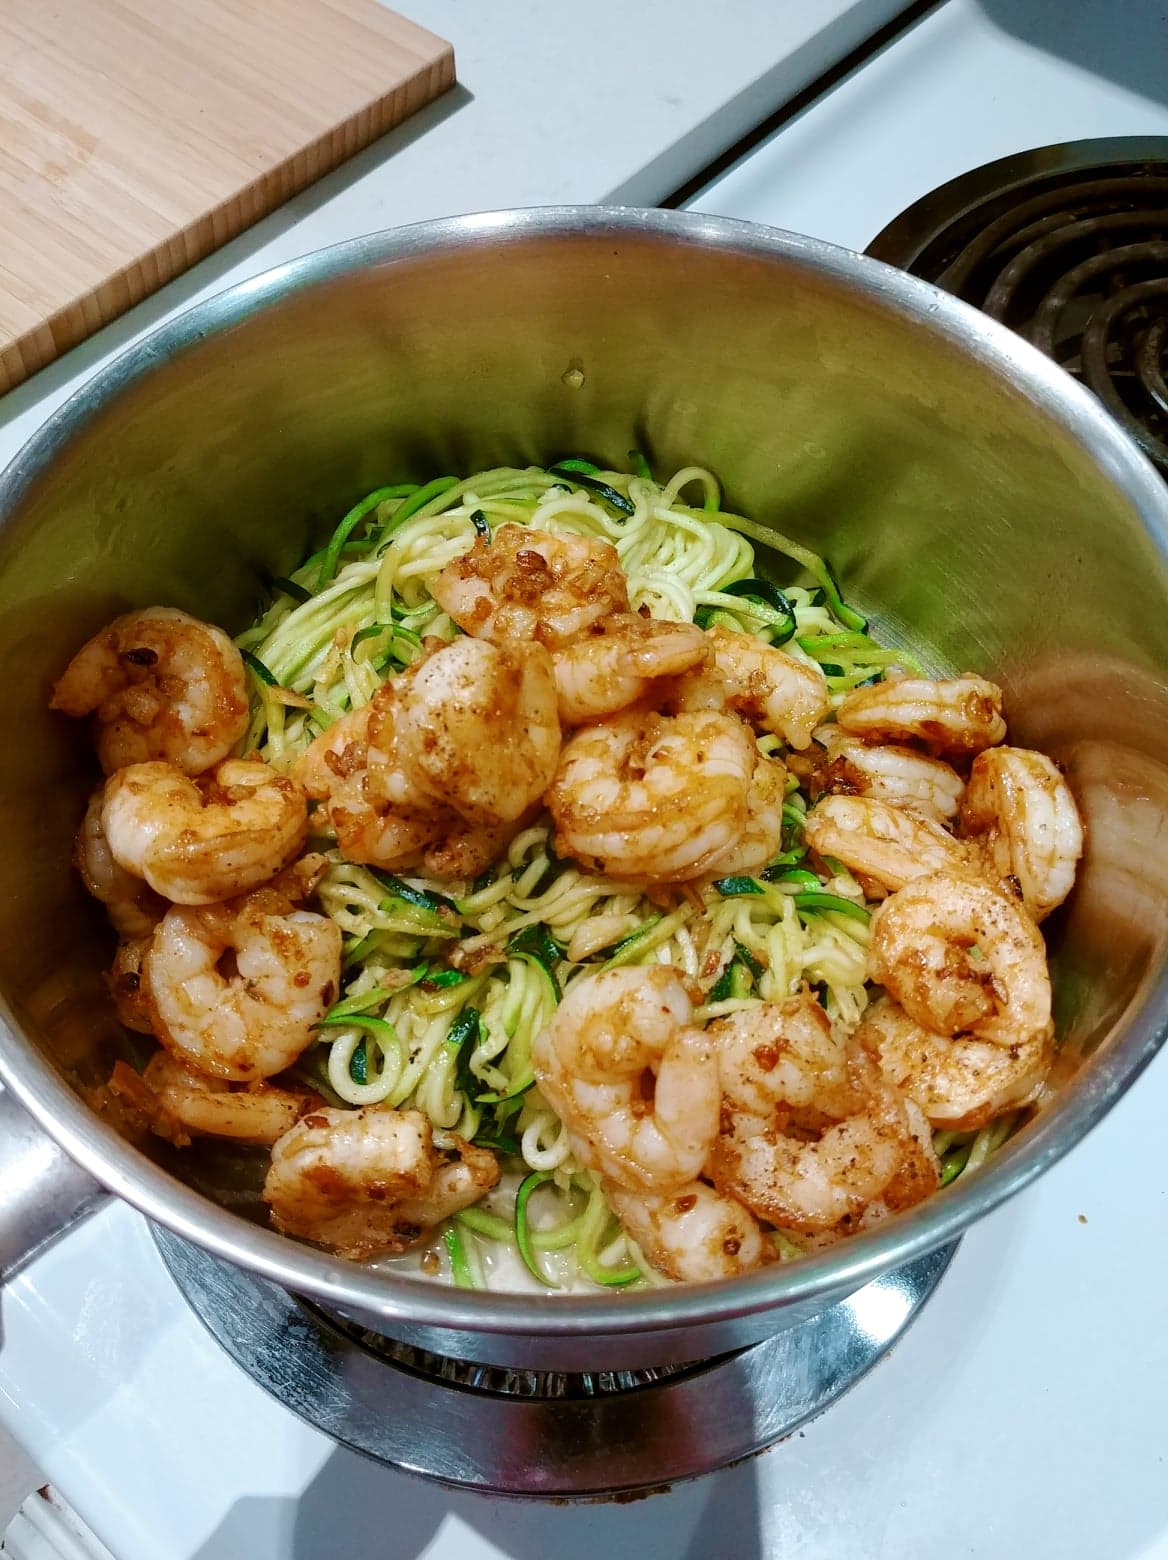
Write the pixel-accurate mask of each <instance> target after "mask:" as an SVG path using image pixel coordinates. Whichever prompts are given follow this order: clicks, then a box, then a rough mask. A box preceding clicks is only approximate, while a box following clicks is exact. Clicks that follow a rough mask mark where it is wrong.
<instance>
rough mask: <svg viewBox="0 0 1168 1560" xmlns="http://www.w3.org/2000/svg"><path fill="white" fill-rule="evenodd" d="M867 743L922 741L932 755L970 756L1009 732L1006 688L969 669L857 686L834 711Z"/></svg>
mask: <svg viewBox="0 0 1168 1560" xmlns="http://www.w3.org/2000/svg"><path fill="white" fill-rule="evenodd" d="M835 718H836V720H837V721H838V722H839V724H840V725H841V726H842V727H843V728H844V730H845V731H850V732H851V733H852V735H853V736H856V737H862V738H863V739H864V741H865V742H919V743H920V744H921V746H922V747H924V748H925V749H927V751H928V752H930V753H950V754H953V755H955V756H960V755H965V756H969V755H971V754H973V753H980V752H981V751H982V749H983V748H988V747H993V746H994V745H995V744H996V743H998V742H1000V741H1001V740H1002V738H1003V737H1004V736H1005V735H1006V722H1005V721H1004V720H1003V719H1002V690H1001V689H1000V688H999V687H998V685H997V684H996V683H992V682H988V681H987V680H986V678H984V677H977V676H975V675H974V674H973V673H972V672H966V673H964V674H963V675H962V676H960V677H948V678H932V677H887V678H885V680H884V681H883V682H879V683H873V684H872V685H871V686H870V687H868V688H855V689H853V691H852V692H851V693H849V694H848V696H847V698H846V699H845V700H844V701H843V703H842V704H841V705H840V707H839V709H838V710H836V712H835Z"/></svg>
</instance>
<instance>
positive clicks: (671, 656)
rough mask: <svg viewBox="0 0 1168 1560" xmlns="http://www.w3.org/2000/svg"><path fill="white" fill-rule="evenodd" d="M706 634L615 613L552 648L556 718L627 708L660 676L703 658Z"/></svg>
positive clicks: (573, 720)
mask: <svg viewBox="0 0 1168 1560" xmlns="http://www.w3.org/2000/svg"><path fill="white" fill-rule="evenodd" d="M708 653H709V645H708V641H707V637H706V635H705V633H704V632H703V630H702V629H700V628H699V627H698V626H697V624H696V623H677V622H673V621H664V620H662V619H659V618H646V617H641V616H640V615H639V614H638V613H636V612H621V613H616V614H614V615H613V616H612V617H607V618H604V619H602V620H601V621H600V622H597V623H594V624H593V625H592V627H591V628H589V629H588V630H587V631H586V632H584V633H583V634H580V635H579V636H578V637H577V638H575V639H572V640H569V641H568V643H567V644H564V645H560V646H558V647H557V648H556V649H555V650H554V651H553V653H552V664H553V666H554V668H555V676H556V693H557V695H558V697H559V703H560V719H561V721H563V723H564V725H566V726H580V725H583V724H584V722H585V721H590V720H601V719H603V718H604V716H606V715H615V714H616V713H617V711H618V710H623V709H627V708H628V706H629V705H630V704H635V703H636V702H637V700H638V699H640V698H642V697H644V696H645V695H646V694H648V693H649V692H650V691H651V689H652V687H653V683H654V682H655V681H656V680H657V679H659V678H662V677H676V676H678V675H679V674H680V673H682V672H687V671H689V669H690V668H691V667H693V666H697V665H699V664H702V663H704V662H705V660H706V658H707V656H708Z"/></svg>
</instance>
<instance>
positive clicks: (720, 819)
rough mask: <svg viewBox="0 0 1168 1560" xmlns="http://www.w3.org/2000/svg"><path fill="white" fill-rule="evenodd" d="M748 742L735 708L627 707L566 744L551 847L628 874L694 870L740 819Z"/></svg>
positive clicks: (551, 802) (665, 875)
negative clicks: (673, 710)
mask: <svg viewBox="0 0 1168 1560" xmlns="http://www.w3.org/2000/svg"><path fill="white" fill-rule="evenodd" d="M755 751H756V750H755V745H754V741H753V738H752V737H751V734H750V732H749V731H748V730H747V728H746V727H745V726H744V725H743V724H742V722H741V721H740V720H739V719H738V718H737V716H735V715H721V714H718V713H716V712H708V711H696V712H694V713H692V714H685V715H673V716H666V715H655V714H651V713H647V712H645V711H640V710H635V711H628V712H626V713H625V714H623V715H616V716H614V717H613V718H612V719H611V720H607V721H602V722H599V723H598V724H597V725H595V726H585V727H583V728H582V729H581V730H580V731H578V732H577V733H576V734H575V736H573V737H572V738H570V740H569V741H568V742H567V743H566V744H565V745H564V750H563V753H562V754H561V756H560V764H559V768H558V769H557V771H556V777H555V781H554V782H553V784H552V787H551V789H550V791H549V792H548V794H547V803H548V806H549V807H550V808H551V812H552V817H553V818H554V819H555V821H556V841H555V844H556V850H557V852H558V853H559V854H560V855H561V856H571V857H573V858H574V859H575V860H577V861H579V862H581V863H582V865H584V866H585V867H587V868H588V869H590V870H592V871H596V872H604V873H607V874H608V876H610V877H613V878H618V879H620V880H622V881H627V882H645V883H678V882H684V881H686V880H687V879H689V878H693V877H697V876H698V874H699V873H701V872H703V871H705V870H706V868H707V867H708V866H709V865H710V863H711V862H713V861H715V860H717V858H718V857H719V856H721V855H722V853H723V852H725V851H727V850H729V849H730V848H731V847H732V846H734V845H736V844H737V843H738V841H739V839H740V838H741V836H742V833H743V830H744V829H745V827H746V821H747V817H748V812H749V808H748V802H747V798H748V795H749V792H750V782H751V779H752V777H753V775H754V768H755Z"/></svg>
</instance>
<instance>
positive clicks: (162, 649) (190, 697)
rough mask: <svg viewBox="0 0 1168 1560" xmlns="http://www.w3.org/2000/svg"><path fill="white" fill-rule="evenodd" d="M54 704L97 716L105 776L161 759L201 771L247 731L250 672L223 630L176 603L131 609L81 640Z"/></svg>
mask: <svg viewBox="0 0 1168 1560" xmlns="http://www.w3.org/2000/svg"><path fill="white" fill-rule="evenodd" d="M49 707H50V708H51V709H54V710H61V711H62V712H63V713H64V714H66V715H76V716H82V715H92V714H96V717H97V732H96V744H97V756H98V760H99V761H100V763H101V767H102V768H103V769H104V770H105V772H106V774H107V775H108V774H112V773H113V772H114V770H115V769H121V768H123V767H124V766H125V765H126V764H141V763H146V762H147V761H149V760H151V759H161V760H164V761H165V762H167V763H169V764H173V765H174V766H175V768H176V769H181V770H182V772H183V773H184V774H188V775H199V774H202V773H203V771H204V770H205V769H210V767H211V765H212V764H217V763H219V761H220V760H221V759H224V758H226V757H227V755H228V753H230V752H231V749H232V748H233V747H234V746H235V744H236V743H237V742H238V741H239V740H240V738H241V737H242V736H243V734H244V732H245V731H246V730H247V720H248V708H247V677H246V674H245V672H244V668H243V660H242V658H241V656H240V654H239V651H238V650H237V649H236V648H235V646H234V645H233V644H232V643H231V640H230V639H229V638H228V637H227V635H226V634H225V633H224V632H223V630H222V629H220V628H214V627H213V626H212V625H211V624H210V623H202V622H200V621H199V619H198V618H193V617H190V616H188V614H187V613H185V612H180V611H179V610H178V609H177V608H175V607H146V608H145V609H144V610H143V611H141V612H127V613H126V614H125V615H124V616H123V617H119V618H115V619H114V621H113V622H112V623H110V624H109V626H108V627H106V628H103V629H102V630H101V632H100V633H99V634H95V635H94V637H93V638H92V639H90V640H89V641H88V642H87V643H86V644H84V645H82V647H81V649H80V650H78V652H77V654H76V655H75V656H74V657H73V659H72V660H71V661H70V662H69V665H68V666H67V667H66V668H65V671H64V673H63V675H62V676H61V677H60V678H59V679H58V680H57V682H56V684H55V685H54V688H53V694H52V698H51V699H50V701H49Z"/></svg>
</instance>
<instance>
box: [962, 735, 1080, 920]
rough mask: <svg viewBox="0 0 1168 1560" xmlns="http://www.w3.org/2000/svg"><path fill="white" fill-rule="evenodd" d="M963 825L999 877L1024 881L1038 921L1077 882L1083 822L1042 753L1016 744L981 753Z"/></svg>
mask: <svg viewBox="0 0 1168 1560" xmlns="http://www.w3.org/2000/svg"><path fill="white" fill-rule="evenodd" d="M961 832H962V834H963V835H965V837H966V838H967V839H970V840H972V841H973V842H974V844H975V846H976V847H977V848H979V849H980V851H981V853H982V857H983V859H984V861H985V865H986V868H987V870H988V871H989V872H990V873H991V874H992V875H993V876H994V877H997V878H1000V879H1001V880H1002V881H1003V882H1005V883H1007V884H1008V885H1009V886H1011V887H1012V886H1013V885H1015V884H1016V885H1017V889H1018V892H1019V894H1020V895H1021V897H1022V903H1023V904H1024V905H1025V906H1026V909H1027V910H1028V911H1029V912H1030V914H1031V916H1033V918H1034V919H1035V920H1036V921H1041V920H1042V919H1043V918H1044V917H1045V916H1048V915H1049V914H1050V912H1051V911H1052V910H1054V909H1055V908H1056V907H1057V906H1058V905H1061V904H1062V902H1063V900H1064V899H1065V898H1066V897H1067V895H1068V894H1069V893H1070V891H1071V889H1072V888H1073V887H1074V883H1075V867H1076V865H1077V864H1078V860H1079V857H1080V856H1081V855H1082V853H1083V825H1082V823H1081V822H1080V821H1079V810H1078V808H1077V807H1076V806H1075V798H1074V797H1073V796H1072V795H1071V789H1070V786H1068V785H1067V782H1066V781H1065V780H1064V779H1063V777H1062V775H1061V774H1060V773H1059V771H1058V768H1057V767H1056V765H1054V764H1053V763H1052V762H1051V761H1050V759H1049V758H1047V757H1046V755H1045V754H1043V753H1035V752H1033V751H1032V750H1031V749H1030V748H1014V747H999V748H991V749H990V750H989V751H988V752H986V753H979V754H978V756H977V757H976V758H975V759H974V761H973V768H972V769H971V770H970V772H969V787H968V789H967V790H966V793H965V801H964V803H963V804H962V808H961Z"/></svg>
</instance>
